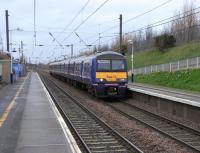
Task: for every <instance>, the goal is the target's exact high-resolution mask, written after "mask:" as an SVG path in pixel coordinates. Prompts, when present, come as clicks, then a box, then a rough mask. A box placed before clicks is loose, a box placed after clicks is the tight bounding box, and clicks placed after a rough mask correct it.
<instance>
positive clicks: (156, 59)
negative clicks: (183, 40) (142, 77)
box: [127, 42, 200, 69]
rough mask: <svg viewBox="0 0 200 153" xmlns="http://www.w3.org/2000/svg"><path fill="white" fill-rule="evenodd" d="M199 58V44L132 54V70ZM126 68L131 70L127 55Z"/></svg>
mask: <svg viewBox="0 0 200 153" xmlns="http://www.w3.org/2000/svg"><path fill="white" fill-rule="evenodd" d="M196 56H200V42H192V43H188V44H185V45H181V46H177V47H173V48H168V49H166V50H164V51H162V52H161V51H159V50H152V51H143V52H138V53H135V54H134V68H138V67H144V66H149V65H155V64H162V63H168V62H173V61H177V60H181V59H186V58H191V57H196ZM127 60H128V68H129V69H131V56H130V55H129V54H127Z"/></svg>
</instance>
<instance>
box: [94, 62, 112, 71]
mask: <svg viewBox="0 0 200 153" xmlns="http://www.w3.org/2000/svg"><path fill="white" fill-rule="evenodd" d="M97 70H98V71H109V70H110V60H97Z"/></svg>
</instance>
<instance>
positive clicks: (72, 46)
mask: <svg viewBox="0 0 200 153" xmlns="http://www.w3.org/2000/svg"><path fill="white" fill-rule="evenodd" d="M65 46H66V47H71V58H72V57H73V48H74V45H73V44H71V45H65Z"/></svg>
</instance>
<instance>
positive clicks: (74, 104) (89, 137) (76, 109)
mask: <svg viewBox="0 0 200 153" xmlns="http://www.w3.org/2000/svg"><path fill="white" fill-rule="evenodd" d="M40 76H41V78H42V81H43V82H44V84H45V86H46V88H47V90H48V91H49V93H50V95H51V96H52V99H53V100H54V102H55V104H56V105H57V107H58V109H59V111H60V112H61V114H62V116H63V118H64V119H65V121H66V122H67V124H68V125H69V127H70V128H71V131H72V133H73V135H74V137H75V139H76V140H77V141H78V142H79V145H80V147H81V149H82V150H83V152H89V153H142V151H141V150H140V149H138V148H137V147H136V146H135V145H133V144H132V143H130V142H129V141H128V140H127V139H126V138H124V137H123V136H121V135H120V134H119V133H117V132H116V131H115V130H114V129H112V128H111V127H110V126H109V125H107V124H106V123H105V122H103V121H102V120H101V119H99V118H98V117H97V116H96V115H95V114H93V113H92V112H91V111H89V110H88V109H87V108H86V107H84V106H83V105H82V104H81V103H80V102H79V101H78V100H76V99H75V98H73V97H72V95H70V93H67V92H66V91H65V90H64V89H63V88H62V87H60V86H59V85H57V84H56V83H55V82H54V81H53V80H50V79H49V78H47V77H45V76H44V75H40Z"/></svg>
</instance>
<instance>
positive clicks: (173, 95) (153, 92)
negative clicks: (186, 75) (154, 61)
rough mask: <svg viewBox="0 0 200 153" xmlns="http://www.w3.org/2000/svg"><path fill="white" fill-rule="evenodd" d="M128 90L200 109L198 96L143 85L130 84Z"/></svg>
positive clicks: (199, 96)
mask: <svg viewBox="0 0 200 153" xmlns="http://www.w3.org/2000/svg"><path fill="white" fill-rule="evenodd" d="M128 88H129V89H130V90H132V91H135V92H140V93H143V94H147V95H150V96H155V97H160V98H163V99H167V100H171V101H176V102H179V103H183V104H187V105H191V106H195V107H200V95H198V94H194V93H189V92H184V91H180V90H176V89H171V88H165V87H155V86H152V85H146V84H141V83H129V84H128Z"/></svg>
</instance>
